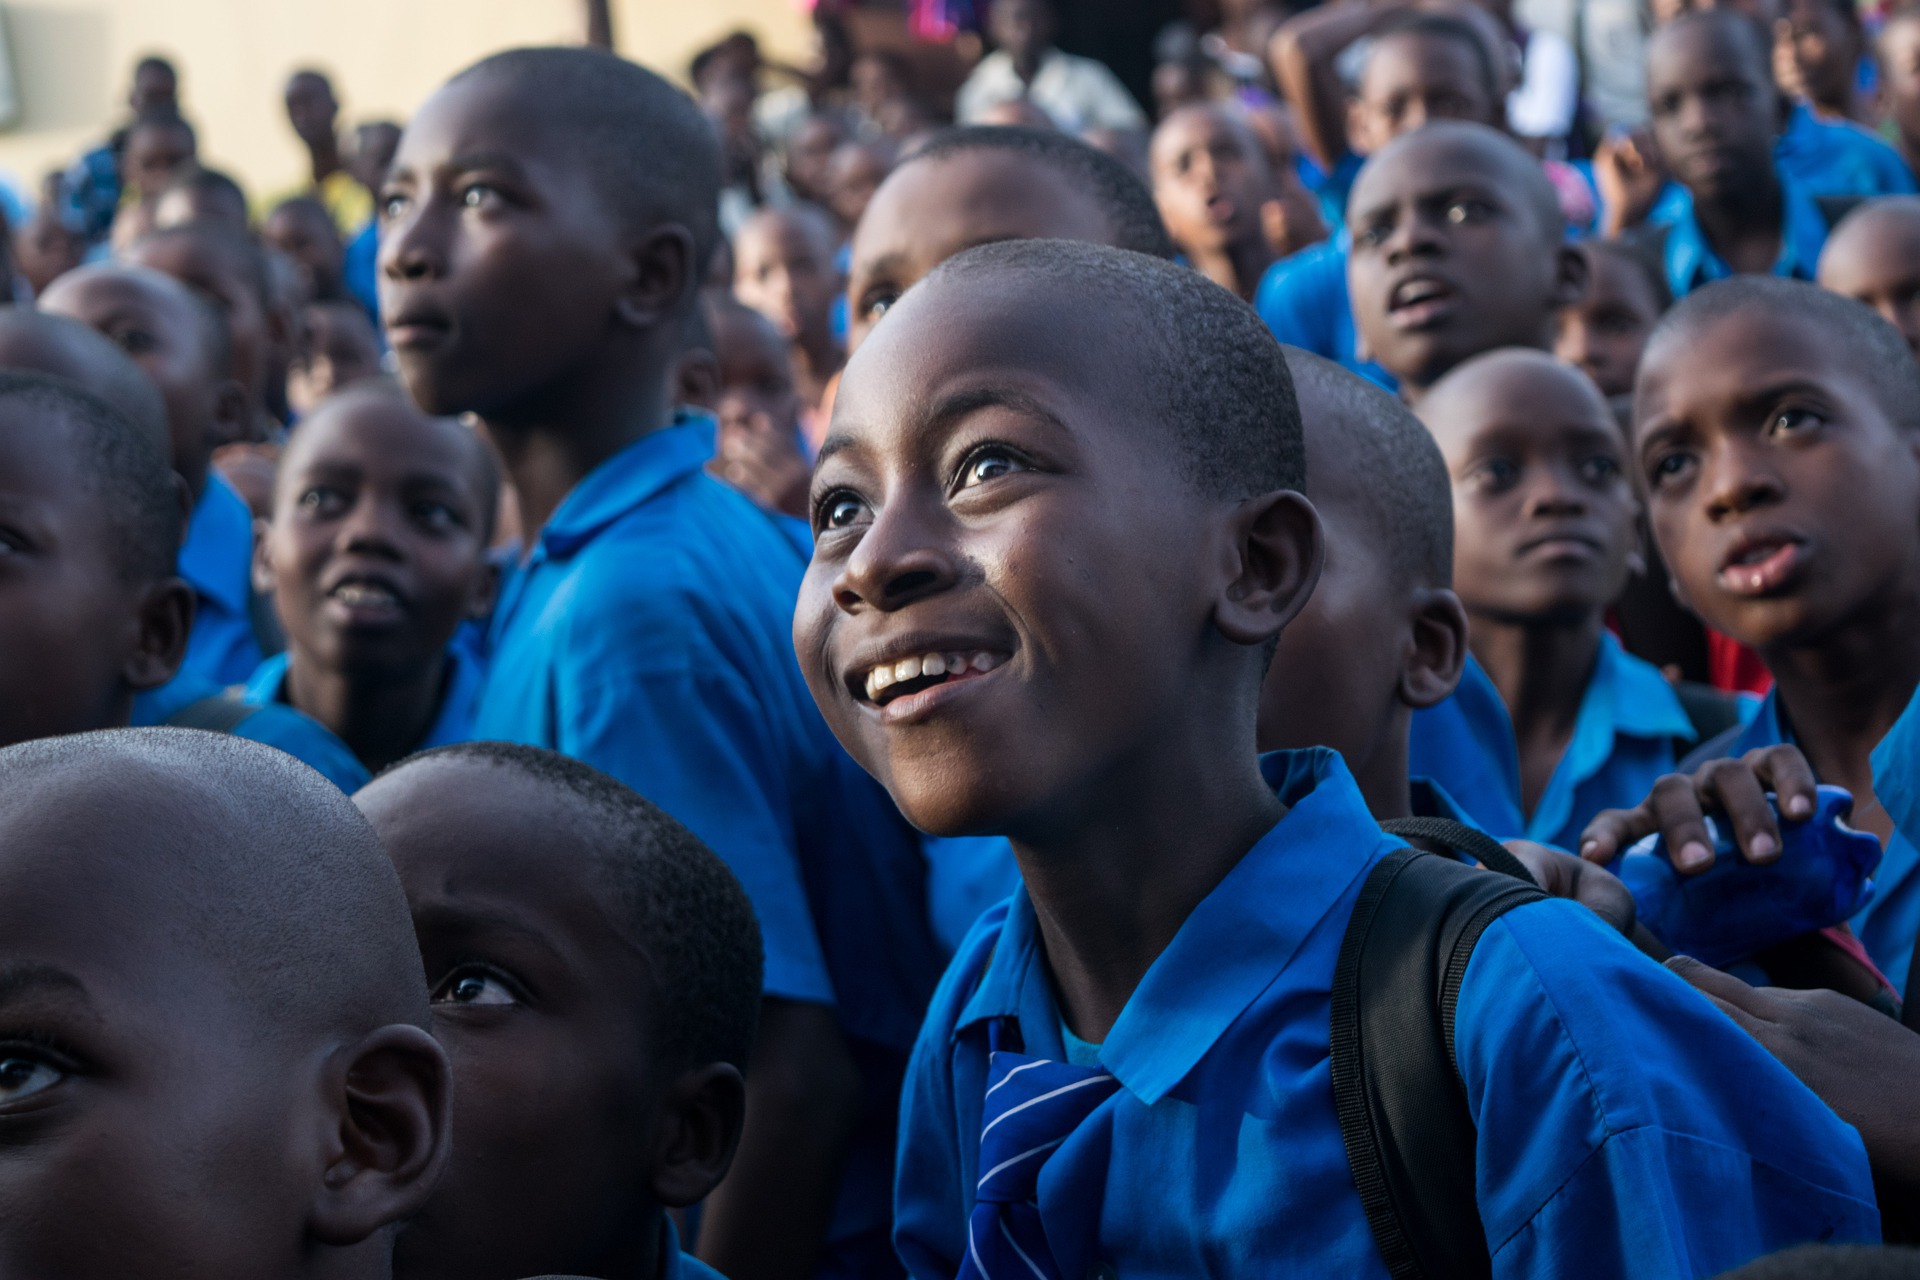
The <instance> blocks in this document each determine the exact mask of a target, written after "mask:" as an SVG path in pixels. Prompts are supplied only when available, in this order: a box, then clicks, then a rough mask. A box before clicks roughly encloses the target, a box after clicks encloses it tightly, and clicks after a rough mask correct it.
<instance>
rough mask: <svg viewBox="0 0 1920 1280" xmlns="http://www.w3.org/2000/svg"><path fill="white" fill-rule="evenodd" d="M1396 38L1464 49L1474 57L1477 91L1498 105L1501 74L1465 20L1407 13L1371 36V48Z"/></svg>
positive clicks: (1477, 33)
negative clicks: (1445, 43)
mask: <svg viewBox="0 0 1920 1280" xmlns="http://www.w3.org/2000/svg"><path fill="white" fill-rule="evenodd" d="M1395 36H1405V37H1407V38H1409V39H1413V40H1452V41H1454V42H1455V43H1457V44H1462V45H1465V46H1466V47H1467V48H1468V49H1469V50H1471V51H1472V53H1473V62H1474V66H1475V67H1476V68H1477V69H1478V70H1479V72H1480V87H1481V88H1483V89H1484V90H1486V94H1487V101H1488V102H1491V103H1493V104H1494V105H1495V106H1498V105H1499V104H1500V98H1501V94H1500V72H1499V68H1497V67H1495V66H1494V65H1493V53H1492V51H1491V50H1489V49H1488V48H1487V41H1486V38H1485V37H1484V36H1482V35H1481V34H1480V32H1479V31H1478V30H1476V29H1475V28H1474V26H1473V24H1472V23H1470V22H1468V21H1467V20H1466V19H1465V18H1456V17H1455V16H1454V15H1452V14H1450V13H1432V12H1428V11H1425V10H1420V9H1414V10H1409V11H1408V12H1405V13H1402V14H1399V15H1398V16H1396V17H1394V18H1391V19H1389V20H1388V21H1387V22H1385V23H1384V24H1382V25H1381V27H1380V29H1379V30H1378V31H1375V32H1374V33H1373V40H1374V47H1376V48H1377V47H1379V45H1380V43H1381V42H1383V41H1385V40H1388V39H1391V38H1393V37H1395Z"/></svg>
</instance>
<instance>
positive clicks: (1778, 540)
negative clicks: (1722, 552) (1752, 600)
mask: <svg viewBox="0 0 1920 1280" xmlns="http://www.w3.org/2000/svg"><path fill="white" fill-rule="evenodd" d="M1805 560H1806V543H1805V542H1804V541H1803V540H1801V539H1799V538H1796V537H1792V536H1791V535H1788V534H1768V535H1764V536H1756V537H1748V538H1742V539H1741V540H1740V541H1739V542H1737V543H1735V544H1734V546H1733V549H1732V550H1731V551H1729V552H1728V553H1727V556H1726V559H1725V560H1724V561H1722V562H1721V565H1720V572H1719V573H1718V574H1717V575H1716V579H1715V580H1716V581H1717V582H1718V583H1719V585H1720V589H1721V590H1722V591H1725V592H1727V593H1728V594H1729V595H1736V596H1753V597H1758V596H1767V595H1772V594H1773V593H1775V592H1777V591H1779V590H1780V589H1781V588H1783V587H1785V586H1787V585H1788V584H1789V583H1790V582H1791V581H1792V580H1793V578H1794V577H1795V576H1796V575H1797V573H1798V571H1799V568H1800V566H1801V564H1802V563H1803V562H1804V561H1805Z"/></svg>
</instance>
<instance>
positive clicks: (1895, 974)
mask: <svg viewBox="0 0 1920 1280" xmlns="http://www.w3.org/2000/svg"><path fill="white" fill-rule="evenodd" d="M1912 714H1913V710H1912V707H1911V706H1909V707H1908V709H1907V711H1906V712H1905V713H1904V714H1903V715H1902V716H1901V718H1900V720H1897V721H1895V722H1894V727H1893V729H1892V730H1891V731H1889V732H1888V734H1887V736H1886V737H1885V738H1883V739H1882V740H1881V742H1880V745H1879V746H1878V747H1876V748H1875V749H1874V755H1873V768H1874V774H1873V793H1874V796H1875V797H1876V798H1877V799H1878V800H1879V801H1880V803H1881V804H1882V805H1883V806H1885V808H1886V810H1887V813H1888V815H1889V816H1891V817H1892V818H1893V820H1894V823H1895V827H1894V833H1893V839H1892V840H1890V841H1889V842H1888V843H1887V848H1886V852H1885V853H1883V854H1882V855H1881V856H1880V865H1879V866H1878V867H1877V868H1876V869H1875V870H1874V873H1873V900H1872V901H1870V902H1868V903H1867V905H1866V906H1864V907H1862V908H1860V910H1858V911H1856V912H1855V913H1854V914H1853V918H1852V919H1850V920H1848V921H1847V923H1848V925H1850V926H1851V927H1852V929H1853V931H1854V933H1855V934H1856V935H1858V937H1859V939H1860V943H1861V945H1862V946H1864V947H1866V949H1867V955H1868V956H1870V957H1871V958H1872V959H1873V962H1874V964H1876V965H1878V966H1879V967H1880V972H1882V973H1884V974H1886V975H1887V980H1888V981H1889V982H1891V983H1893V987H1894V990H1896V991H1905V990H1906V989H1907V976H1908V970H1909V968H1910V967H1911V964H1912V961H1913V944H1914V939H1915V937H1916V936H1920V848H1916V847H1915V843H1914V841H1913V839H1912V837H1911V836H1909V835H1908V834H1907V831H1908V829H1909V828H1910V827H1912V826H1913V825H1914V824H1912V823H1910V822H1906V821H1903V820H1902V818H1901V816H1900V814H1899V813H1898V812H1896V811H1895V808H1894V806H1895V805H1901V806H1902V807H1903V808H1904V809H1906V810H1907V811H1908V812H1909V813H1911V812H1912V811H1913V809H1912V795H1913V791H1912V783H1911V782H1908V783H1905V784H1904V785H1903V784H1901V783H1900V782H1899V781H1897V780H1896V779H1894V778H1891V777H1890V778H1889V782H1892V783H1893V786H1892V788H1891V792H1889V791H1887V790H1882V788H1881V781H1880V774H1881V765H1882V762H1883V761H1885V762H1887V763H1889V764H1891V765H1894V766H1895V768H1896V769H1897V766H1898V763H1899V762H1901V761H1903V760H1904V761H1905V762H1907V763H1912V762H1913V760H1914V757H1913V755H1912V754H1911V751H1912V744H1913V742H1914V733H1915V727H1914V726H1913V725H1912V724H1910V723H1907V722H1908V721H1910V720H1911V718H1912ZM1903 724H1904V725H1905V727H1904V728H1903V727H1902V726H1903ZM1793 740H1794V739H1793V727H1792V726H1791V725H1789V724H1788V723H1787V720H1786V716H1785V714H1784V713H1783V712H1782V710H1781V707H1780V694H1779V691H1778V690H1773V691H1770V692H1769V693H1768V694H1767V696H1766V697H1765V698H1763V699H1762V700H1761V702H1760V707H1759V710H1758V712H1757V713H1756V714H1755V715H1754V717H1753V719H1752V720H1751V721H1749V722H1748V724H1747V726H1746V727H1745V728H1744V729H1742V730H1741V731H1740V732H1739V733H1738V734H1733V735H1729V736H1724V737H1722V738H1716V739H1715V740H1714V741H1713V742H1712V743H1710V744H1709V745H1710V746H1711V747H1713V748H1714V749H1713V750H1712V751H1711V752H1710V753H1709V752H1705V751H1703V752H1701V753H1699V754H1700V755H1701V756H1706V757H1707V758H1718V757H1724V756H1742V755H1745V754H1746V753H1747V752H1749V751H1752V750H1754V749H1755V748H1756V747H1771V746H1774V745H1775V744H1777V743H1782V742H1792V741H1793ZM1889 743H1892V744H1893V745H1892V746H1889V745H1888V744H1889ZM1688 763H1689V764H1690V765H1694V764H1700V763H1704V760H1702V759H1698V758H1694V757H1690V758H1689V760H1688ZM1890 794H1891V798H1889V796H1890Z"/></svg>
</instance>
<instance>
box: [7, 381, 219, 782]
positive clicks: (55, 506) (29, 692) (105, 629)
mask: <svg viewBox="0 0 1920 1280" xmlns="http://www.w3.org/2000/svg"><path fill="white" fill-rule="evenodd" d="M81 430H82V429H81V428H79V427H76V426H75V425H73V424H72V423H71V422H69V421H67V420H66V419H65V418H64V417H63V416H61V415H58V414H52V413H48V412H47V411H45V410H43V409H35V408H30V407H28V406H27V405H25V404H23V403H22V402H21V401H20V400H18V399H6V400H0V685H3V686H4V687H0V746H10V745H12V744H13V743H16V742H25V741H26V740H28V739H29V738H45V737H51V736H53V735H55V734H63V733H83V732H85V731H87V730H90V729H109V728H115V727H117V726H120V725H124V724H126V723H127V720H128V718H129V717H130V716H131V715H132V714H133V698H134V695H135V694H136V693H140V692H142V691H144V690H147V689H154V688H158V687H159V686H160V685H162V684H165V683H166V682H167V681H168V680H170V679H172V678H173V674H174V672H176V671H177V670H179V668H180V662H181V659H182V658H184V657H185V656H186V652H187V633H188V632H189V631H190V630H191V629H192V626H193V592H192V590H191V589H190V588H189V587H188V586H187V585H186V583H184V582H182V581H181V580H180V579H178V578H175V577H172V576H163V577H153V576H149V575H143V574H139V573H132V572H129V570H128V566H127V565H126V563H125V553H124V552H123V551H122V550H121V548H120V543H119V534H118V532H117V531H116V530H115V529H113V528H112V526H111V525H110V524H109V523H108V522H107V520H105V519H104V518H103V516H102V511H101V508H100V497H99V493H98V490H97V488H96V486H95V485H94V484H93V483H91V482H90V480H89V479H88V475H87V464H86V461H85V457H84V455H83V453H82V452H81V448H82V446H81V443H80V440H81V437H80V436H79V432H80V431H81ZM183 501H184V498H183Z"/></svg>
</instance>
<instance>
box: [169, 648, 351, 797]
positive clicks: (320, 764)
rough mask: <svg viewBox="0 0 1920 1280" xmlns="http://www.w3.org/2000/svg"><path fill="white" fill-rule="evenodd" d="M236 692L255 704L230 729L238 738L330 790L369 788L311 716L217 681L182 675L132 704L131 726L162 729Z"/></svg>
mask: <svg viewBox="0 0 1920 1280" xmlns="http://www.w3.org/2000/svg"><path fill="white" fill-rule="evenodd" d="M227 692H232V693H237V694H239V695H240V697H241V698H242V700H244V701H246V702H249V703H253V705H254V710H253V713H252V714H251V715H249V716H248V717H247V718H246V719H244V720H242V721H241V722H240V723H239V724H237V725H235V726H234V727H233V729H232V730H231V732H232V734H233V736H234V737H236V738H246V739H249V740H250V741H253V742H264V743H266V744H267V745H268V746H270V747H277V748H279V749H280V750H282V751H284V752H286V753H287V754H288V755H290V756H292V757H293V758H294V759H296V760H299V761H302V762H303V763H305V764H307V765H308V766H310V767H311V768H313V770H314V771H315V772H317V773H319V774H320V775H321V776H322V777H324V778H326V780H327V781H328V782H331V783H332V784H333V785H334V786H336V787H338V788H340V789H341V790H342V791H345V792H346V793H348V794H349V795H351V794H352V793H354V792H355V791H358V790H359V789H360V788H361V787H364V786H366V785H367V783H368V782H369V781H370V780H371V776H370V775H369V774H368V773H367V767H366V766H365V765H363V764H361V763H360V761H359V759H358V758H357V757H356V756H355V755H354V754H353V752H352V751H350V750H348V749H347V744H346V743H344V742H342V741H340V739H339V738H337V737H335V736H334V734H333V731H332V730H330V729H328V728H327V727H326V726H325V725H323V724H321V723H320V722H319V721H318V720H315V719H313V718H312V717H311V716H308V715H306V714H304V713H303V712H300V711H298V710H296V709H294V708H293V707H290V706H287V705H286V704H284V703H279V702H256V701H255V700H254V699H253V698H251V697H248V696H247V695H246V693H245V692H243V691H241V690H239V689H237V688H236V689H231V690H230V689H227V688H225V687H224V686H222V685H221V684H220V683H219V682H218V681H215V680H213V679H210V678H209V677H207V676H203V675H198V674H195V673H193V672H186V671H183V672H181V673H180V674H179V675H177V676H175V677H174V678H173V679H171V680H169V681H167V683H165V684H163V685H161V686H160V687H159V688H158V689H152V690H149V691H148V692H146V693H143V694H141V695H140V696H139V697H138V698H136V699H134V703H133V721H132V724H133V727H134V728H136V729H138V728H145V727H147V726H149V725H162V724H165V723H167V721H169V720H171V719H173V717H174V716H177V715H179V714H180V713H181V712H182V711H185V710H186V709H187V708H188V707H190V706H192V705H193V704H194V703H196V702H199V701H200V700H201V699H203V698H213V697H218V696H219V695H221V694H222V693H227Z"/></svg>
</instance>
